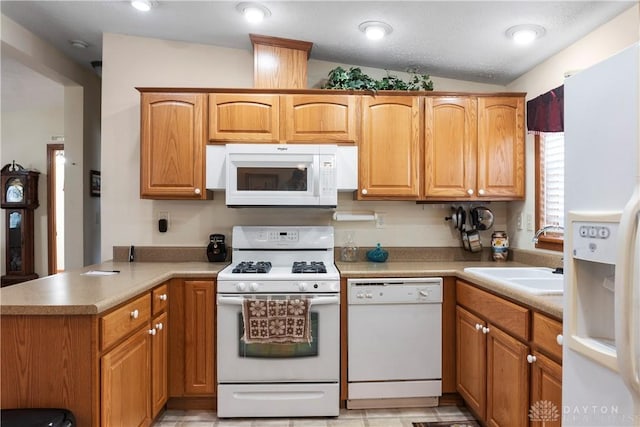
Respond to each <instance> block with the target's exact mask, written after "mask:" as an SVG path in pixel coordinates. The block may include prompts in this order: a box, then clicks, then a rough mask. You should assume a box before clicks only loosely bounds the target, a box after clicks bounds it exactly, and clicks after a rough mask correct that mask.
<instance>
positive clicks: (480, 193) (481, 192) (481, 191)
mask: <svg viewBox="0 0 640 427" xmlns="http://www.w3.org/2000/svg"><path fill="white" fill-rule="evenodd" d="M478 194H479V195H480V196H484V189H482V188H481V189H479V190H478Z"/></svg>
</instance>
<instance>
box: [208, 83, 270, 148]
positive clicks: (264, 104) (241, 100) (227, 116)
mask: <svg viewBox="0 0 640 427" xmlns="http://www.w3.org/2000/svg"><path fill="white" fill-rule="evenodd" d="M279 114H280V96H279V95H273V94H259V93H256V94H252V93H250V94H240V93H211V94H209V140H210V141H213V142H244V143H252V142H259V143H267V142H271V143H273V142H279V140H280V117H279Z"/></svg>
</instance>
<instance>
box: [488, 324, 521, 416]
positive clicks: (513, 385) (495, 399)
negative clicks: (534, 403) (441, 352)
mask: <svg viewBox="0 0 640 427" xmlns="http://www.w3.org/2000/svg"><path fill="white" fill-rule="evenodd" d="M487 328H488V329H489V330H488V331H487V334H486V336H487V416H486V419H485V420H486V422H487V425H489V426H509V427H517V426H526V425H528V420H529V418H528V413H529V407H528V404H529V386H528V385H529V375H528V373H529V369H528V366H529V364H528V363H527V354H528V347H527V346H526V345H525V344H523V343H521V342H520V341H518V340H516V339H515V338H512V337H511V336H509V335H507V334H506V333H504V332H502V331H501V330H500V329H498V327H496V326H494V325H492V324H488V325H487Z"/></svg>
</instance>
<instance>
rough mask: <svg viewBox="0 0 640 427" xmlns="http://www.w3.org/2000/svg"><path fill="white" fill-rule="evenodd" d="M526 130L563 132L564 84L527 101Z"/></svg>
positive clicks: (532, 131)
mask: <svg viewBox="0 0 640 427" xmlns="http://www.w3.org/2000/svg"><path fill="white" fill-rule="evenodd" d="M527 130H528V131H529V133H533V134H539V133H542V132H564V85H562V86H558V87H557V88H555V89H552V90H550V91H549V92H547V93H543V94H542V95H540V96H538V97H536V98H533V99H532V100H530V101H527Z"/></svg>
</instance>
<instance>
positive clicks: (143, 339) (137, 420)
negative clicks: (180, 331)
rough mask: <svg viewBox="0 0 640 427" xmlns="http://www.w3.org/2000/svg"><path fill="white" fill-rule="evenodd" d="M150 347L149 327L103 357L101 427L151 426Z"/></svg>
mask: <svg viewBox="0 0 640 427" xmlns="http://www.w3.org/2000/svg"><path fill="white" fill-rule="evenodd" d="M150 345H151V344H150V335H149V331H148V330H147V328H146V327H145V328H142V329H140V331H138V332H136V333H135V334H134V335H133V336H131V337H130V338H129V339H127V340H126V341H124V342H123V343H122V344H120V345H118V346H117V347H115V348H114V349H113V350H111V351H110V352H108V353H107V354H105V355H104V356H103V357H102V363H101V368H100V371H101V397H102V399H101V400H102V402H101V410H100V420H101V425H103V426H132V427H133V426H148V425H150V424H151V396H150V388H149V375H150V372H151V369H150V366H149V359H150V358H149V354H150Z"/></svg>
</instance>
